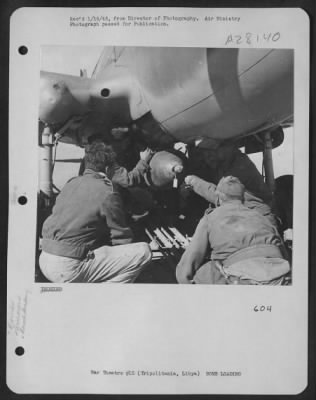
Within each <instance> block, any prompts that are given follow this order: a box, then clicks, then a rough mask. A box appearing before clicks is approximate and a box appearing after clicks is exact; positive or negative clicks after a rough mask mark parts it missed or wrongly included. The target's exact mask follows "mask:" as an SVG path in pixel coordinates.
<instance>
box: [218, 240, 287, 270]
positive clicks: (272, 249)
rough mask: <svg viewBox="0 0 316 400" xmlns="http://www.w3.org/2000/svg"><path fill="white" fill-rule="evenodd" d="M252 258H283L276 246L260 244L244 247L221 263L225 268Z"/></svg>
mask: <svg viewBox="0 0 316 400" xmlns="http://www.w3.org/2000/svg"><path fill="white" fill-rule="evenodd" d="M254 257H267V258H284V257H283V255H282V253H281V250H280V249H279V247H278V246H275V245H274V244H260V245H254V246H249V247H245V248H244V249H241V250H238V251H236V252H235V253H233V254H232V255H230V256H229V257H228V258H226V260H225V261H224V262H223V266H224V267H225V268H227V267H229V266H230V265H232V264H235V263H236V262H239V261H243V260H248V259H249V258H254Z"/></svg>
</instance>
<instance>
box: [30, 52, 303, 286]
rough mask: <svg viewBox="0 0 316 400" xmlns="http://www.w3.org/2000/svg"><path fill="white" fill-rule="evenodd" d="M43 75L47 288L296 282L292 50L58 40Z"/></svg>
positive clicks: (43, 272)
mask: <svg viewBox="0 0 316 400" xmlns="http://www.w3.org/2000/svg"><path fill="white" fill-rule="evenodd" d="M97 56H98V58H97ZM95 59H97V61H96V62H95V65H94V67H93V69H92V68H91V71H92V72H90V71H89V73H88V68H89V67H90V66H91V65H92V63H93V61H94V60H95ZM41 69H42V70H41V78H40V93H39V96H40V100H39V146H40V152H39V155H40V160H39V162H40V195H39V197H40V200H39V203H38V204H39V208H38V222H39V224H38V232H39V236H40V239H39V241H38V245H39V247H38V249H39V252H40V256H39V264H38V265H37V270H36V281H37V282H46V281H48V282H55V283H61V282H87V283H88V282H89V283H103V282H105V283H106V282H108V283H111V282H113V283H114V282H116V283H132V282H133V283H180V284H185V283H187V284H245V285H252V284H253V285H289V284H291V281H292V279H291V252H292V228H293V224H292V213H293V129H295V128H294V120H293V107H294V101H293V85H294V76H293V69H294V52H293V50H291V49H242V48H241V49H231V48H230V49H229V48H228V49H227V48H179V47H178V48H173V47H160V48H154V47H128V46H127V47H115V46H112V47H104V48H100V47H96V48H95V47H90V48H86V47H81V46H76V47H71V46H63V47H61V46H51V47H43V48H42V52H41ZM62 70H64V71H65V73H60V72H59V71H62ZM71 70H72V71H76V72H77V74H76V75H73V74H71V75H70V74H69V73H68V71H71ZM68 179H69V180H68Z"/></svg>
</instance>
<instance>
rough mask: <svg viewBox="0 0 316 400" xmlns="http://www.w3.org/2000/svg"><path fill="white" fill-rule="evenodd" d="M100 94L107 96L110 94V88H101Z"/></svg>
mask: <svg viewBox="0 0 316 400" xmlns="http://www.w3.org/2000/svg"><path fill="white" fill-rule="evenodd" d="M101 96H102V97H109V96H110V90H109V89H106V88H104V89H102V90H101Z"/></svg>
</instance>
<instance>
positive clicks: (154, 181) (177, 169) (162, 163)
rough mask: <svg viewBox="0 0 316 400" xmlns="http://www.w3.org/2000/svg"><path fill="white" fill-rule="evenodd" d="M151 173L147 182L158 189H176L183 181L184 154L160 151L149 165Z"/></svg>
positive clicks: (147, 176) (147, 177) (148, 174)
mask: <svg viewBox="0 0 316 400" xmlns="http://www.w3.org/2000/svg"><path fill="white" fill-rule="evenodd" d="M149 166H150V171H149V172H148V173H147V175H146V182H147V184H148V185H150V186H154V187H157V188H161V187H171V186H172V185H173V186H174V187H177V186H178V183H179V182H181V181H182V180H183V176H184V159H183V155H182V153H180V154H179V152H176V151H175V152H172V153H171V152H169V151H159V152H157V153H155V154H154V156H153V157H152V159H151V160H150V163H149Z"/></svg>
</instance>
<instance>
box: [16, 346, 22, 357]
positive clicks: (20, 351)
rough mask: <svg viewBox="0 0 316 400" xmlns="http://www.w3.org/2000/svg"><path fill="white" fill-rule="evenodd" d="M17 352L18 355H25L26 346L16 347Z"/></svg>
mask: <svg viewBox="0 0 316 400" xmlns="http://www.w3.org/2000/svg"><path fill="white" fill-rule="evenodd" d="M15 354H16V355H17V356H23V354H24V347H21V346H19V347H17V348H16V349H15Z"/></svg>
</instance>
